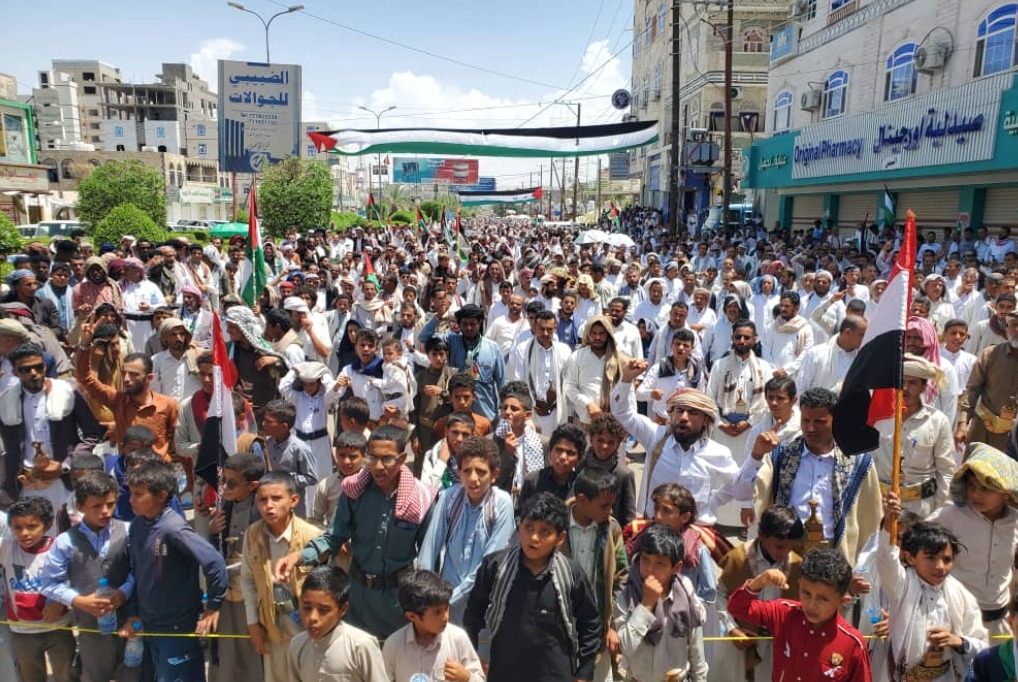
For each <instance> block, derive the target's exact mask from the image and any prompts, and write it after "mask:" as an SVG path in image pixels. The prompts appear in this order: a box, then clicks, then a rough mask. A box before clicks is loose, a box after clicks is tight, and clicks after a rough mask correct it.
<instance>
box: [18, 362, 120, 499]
mask: <svg viewBox="0 0 1018 682" xmlns="http://www.w3.org/2000/svg"><path fill="white" fill-rule="evenodd" d="M86 355H87V353H86ZM5 359H6V360H7V361H8V362H9V363H10V366H11V368H12V370H13V375H14V376H15V377H17V382H16V383H15V385H14V386H12V387H10V388H9V389H8V390H6V391H5V392H4V393H3V394H2V395H0V423H2V424H3V429H0V431H2V433H3V445H4V452H5V453H6V455H5V458H4V480H3V490H4V492H5V493H6V494H7V495H8V496H9V498H10V500H15V499H17V498H18V495H19V493H22V492H23V493H24V494H26V495H32V494H38V493H41V492H42V490H36V491H35V492H34V493H33V492H31V491H28V490H25V491H22V484H21V483H20V482H19V481H18V476H19V474H22V473H23V472H27V473H26V478H25V481H24V482H25V487H26V488H35V489H39V488H40V487H42V486H43V485H44V484H45V487H46V488H48V489H50V490H54V492H57V493H60V491H62V494H59V495H58V496H57V498H56V499H55V498H50V500H51V501H52V502H53V503H54V504H53V506H54V508H59V507H60V505H62V504H64V503H65V502H66V501H67V489H66V488H64V486H63V485H61V484H60V483H59V480H58V479H59V478H60V476H61V475H62V474H63V473H64V467H63V463H64V462H65V461H66V462H67V463H68V464H69V463H70V460H69V458H70V457H71V456H73V455H74V454H75V453H76V452H78V453H79V454H80V453H85V454H87V453H89V452H91V451H92V448H94V447H95V446H96V445H97V444H98V443H99V441H101V440H102V437H103V429H102V427H101V426H99V423H98V422H97V421H96V420H95V417H94V416H93V415H92V410H91V409H89V407H88V403H87V402H85V398H84V396H82V395H81V394H80V393H78V392H76V391H75V390H74V386H73V385H71V383H69V382H67V381H64V380H62V379H49V378H47V377H46V361H45V359H44V358H43V350H42V348H41V347H40V346H38V345H36V344H34V343H22V344H20V345H18V346H16V347H15V348H14V349H13V350H12V351H10V352H9V353H7V355H6V358H5ZM36 443H41V444H42V445H41V450H42V453H43V455H45V458H38V459H37V451H36V447H35V444H36ZM49 484H54V487H53V488H50V485H49Z"/></svg>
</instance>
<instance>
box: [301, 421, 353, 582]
mask: <svg viewBox="0 0 1018 682" xmlns="http://www.w3.org/2000/svg"><path fill="white" fill-rule="evenodd" d="M332 445H333V450H332V464H333V472H332V473H331V474H329V475H328V476H326V477H325V478H324V479H322V480H321V481H319V482H318V487H317V488H316V490H315V501H314V503H313V504H312V505H311V512H310V513H309V514H308V518H307V520H308V521H310V522H311V523H313V524H315V525H316V526H318V527H319V528H326V527H328V525H329V523H330V522H331V521H332V517H333V515H335V513H336V505H337V504H338V503H339V496H340V495H341V494H342V493H343V479H345V478H347V477H348V476H356V475H357V474H359V473H360V471H361V467H363V466H364V451H365V449H366V448H367V446H368V439H367V438H365V437H364V434H362V433H361V432H359V431H344V432H342V433H340V434H339V435H337V436H336V439H335V440H334V441H333V444H332ZM344 570H346V568H344Z"/></svg>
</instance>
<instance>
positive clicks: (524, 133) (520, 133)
mask: <svg viewBox="0 0 1018 682" xmlns="http://www.w3.org/2000/svg"><path fill="white" fill-rule="evenodd" d="M656 125H657V121H631V122H628V123H603V124H601V125H592V126H559V127H555V128H487V129H485V128H473V129H466V128H381V129H374V128H372V129H371V130H363V129H361V128H341V129H339V130H327V131H321V132H320V133H319V134H321V135H335V134H336V133H348V132H349V133H364V134H366V135H378V134H379V133H404V132H422V131H426V130H433V131H436V132H442V133H466V134H471V135H507V136H511V137H549V138H555V139H564V140H569V139H575V138H580V139H586V138H592V137H611V136H613V135H627V134H629V133H638V132H640V131H643V130H647V129H648V128H653V127H654V126H656Z"/></svg>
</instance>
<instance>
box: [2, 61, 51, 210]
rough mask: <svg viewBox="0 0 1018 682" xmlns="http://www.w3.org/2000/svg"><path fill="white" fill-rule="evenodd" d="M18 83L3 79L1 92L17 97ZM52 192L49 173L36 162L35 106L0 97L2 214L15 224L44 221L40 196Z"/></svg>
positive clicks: (5, 77)
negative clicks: (33, 107)
mask: <svg viewBox="0 0 1018 682" xmlns="http://www.w3.org/2000/svg"><path fill="white" fill-rule="evenodd" d="M16 91H17V83H16V82H15V81H14V79H13V78H11V77H10V76H0V93H2V94H5V95H10V94H12V92H13V93H14V94H15V96H16ZM48 193H49V171H48V169H47V168H45V167H43V166H39V165H37V163H36V155H35V119H34V117H33V115H32V107H31V105H29V104H25V103H24V102H19V101H17V100H16V99H8V98H6V97H0V212H3V213H5V214H7V216H8V217H9V218H10V219H11V220H13V221H14V223H15V224H21V223H28V222H35V221H38V220H40V219H42V217H44V216H43V212H42V204H41V203H40V200H39V196H40V195H46V194H48Z"/></svg>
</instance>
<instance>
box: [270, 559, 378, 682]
mask: <svg viewBox="0 0 1018 682" xmlns="http://www.w3.org/2000/svg"><path fill="white" fill-rule="evenodd" d="M349 597H350V580H349V578H347V577H346V573H344V572H343V569H341V568H336V567H335V566H319V567H317V568H315V569H313V570H312V571H311V573H309V574H308V577H307V578H306V579H305V580H304V589H303V591H302V592H301V595H300V617H301V621H302V622H303V623H304V632H302V633H300V634H299V635H297V636H296V637H294V638H293V639H292V640H291V641H290V682H320V681H321V680H358V681H359V682H387V681H388V679H389V678H388V677H387V676H386V674H385V662H384V661H382V652H381V650H380V649H379V648H378V641H377V640H376V639H375V638H374V637H372V636H371V635H369V634H368V633H366V632H364V631H363V630H358V629H357V628H355V627H354V626H352V625H350V624H349V623H344V622H343V618H344V617H345V616H346V613H347V610H348V609H349V607H350V602H349Z"/></svg>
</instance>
